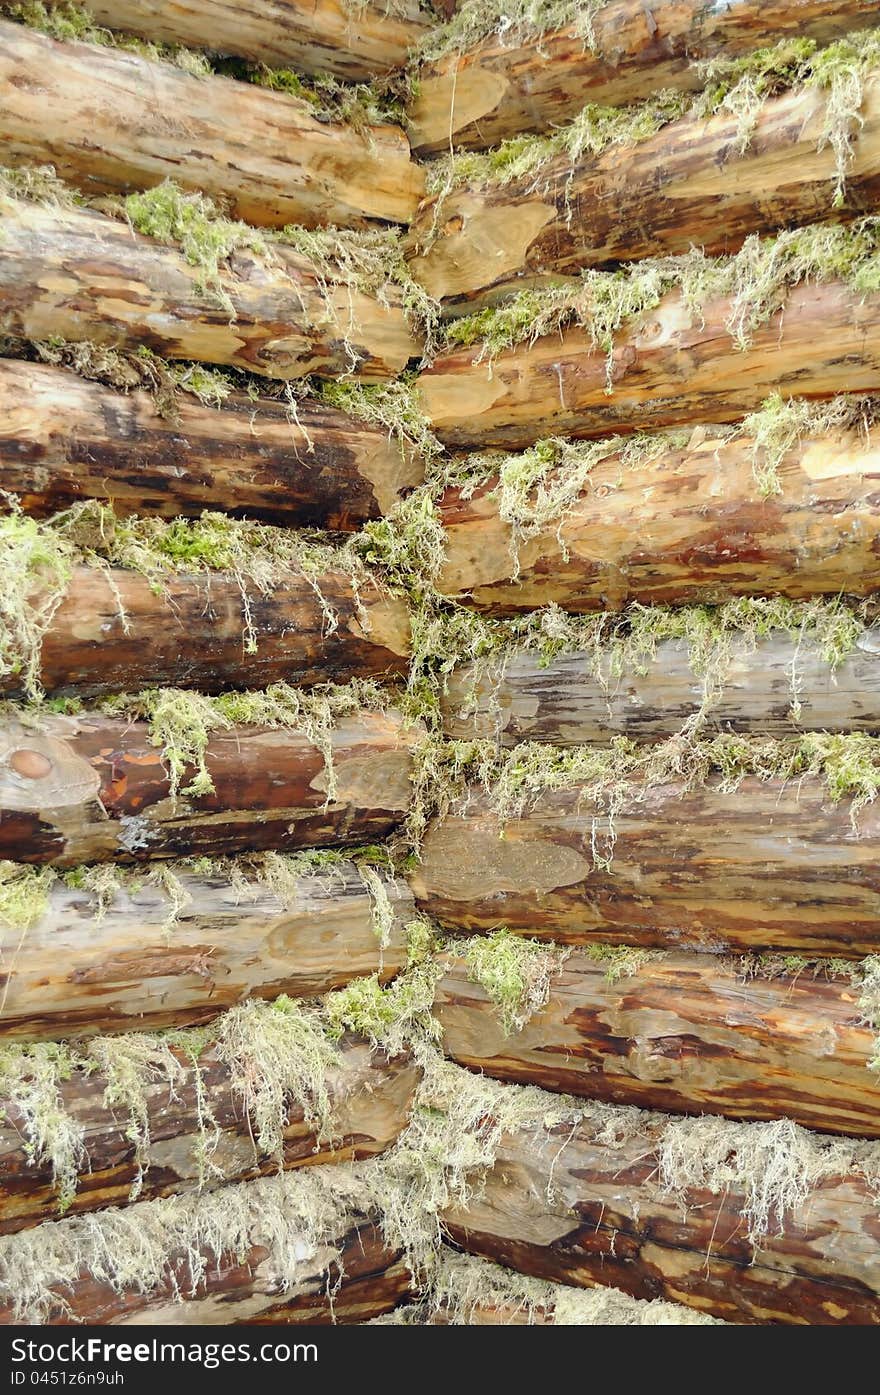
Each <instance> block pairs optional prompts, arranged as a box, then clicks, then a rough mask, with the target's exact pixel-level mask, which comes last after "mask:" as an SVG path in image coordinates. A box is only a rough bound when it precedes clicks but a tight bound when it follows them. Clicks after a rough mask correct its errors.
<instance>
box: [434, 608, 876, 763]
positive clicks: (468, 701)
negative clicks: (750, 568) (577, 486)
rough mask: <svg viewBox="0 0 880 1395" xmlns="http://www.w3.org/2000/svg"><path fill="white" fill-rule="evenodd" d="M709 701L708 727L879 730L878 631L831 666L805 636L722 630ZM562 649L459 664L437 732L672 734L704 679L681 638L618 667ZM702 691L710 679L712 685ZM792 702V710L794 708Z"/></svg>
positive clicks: (574, 742)
mask: <svg viewBox="0 0 880 1395" xmlns="http://www.w3.org/2000/svg"><path fill="white" fill-rule="evenodd" d="M729 645H730V648H729V657H728V659H727V661H726V663H725V664H723V665H722V668H721V671H720V675H719V678H720V694H719V695H718V697H717V699H715V698H713V700H712V701H711V702H710V705H709V708H708V711H707V714H706V721H707V724H708V726H709V728H710V729H713V728H714V729H721V730H728V731H729V730H732V731H743V732H752V733H754V734H755V735H756V736H775V737H783V736H790V735H791V734H792V733H793V732H796V731H834V732H846V731H866V732H880V634H878V632H877V630H876V628H872V629H868V630H865V631H864V632H863V634H862V635H861V636H860V637H859V639H858V640H857V641H856V644H855V647H854V649H853V650H852V652H851V653H850V654H848V655H847V657H846V658H845V659H843V660H842V662H841V663H840V664H839V665H838V666H837V667H836V668H832V667H831V665H830V664H829V663H828V661H827V660H826V659H825V658H824V657H823V656H822V655H821V654H820V653H819V652H818V649H817V648H816V647H814V645H813V643H811V641H810V639H809V637H804V638H802V639H800V638H798V637H791V636H788V635H786V634H784V633H783V632H780V631H777V632H774V633H773V634H772V635H771V636H770V637H768V638H767V639H761V640H757V641H756V642H755V643H750V642H749V641H748V640H747V639H744V638H742V637H738V636H736V635H733V636H731V637H730V640H729ZM593 659H594V656H593V655H591V654H587V653H577V654H566V655H562V656H561V657H560V658H558V659H553V660H552V661H551V662H550V663H549V664H542V663H541V661H540V660H539V659H538V658H536V657H535V655H534V654H514V655H512V656H511V657H510V658H509V659H507V660H506V662H504V664H503V668H502V671H501V672H496V673H491V672H490V673H487V674H484V675H482V676H479V675H478V674H477V672H476V671H475V670H474V669H473V668H471V667H464V668H461V669H456V670H454V671H453V673H452V674H450V677H449V682H448V687H447V691H446V693H445V694H444V696H443V700H442V701H443V729H444V731H445V733H446V735H447V736H449V737H453V738H456V739H463V740H471V739H473V738H475V737H477V738H482V737H490V736H497V739H499V740H500V741H501V743H502V745H504V746H514V745H516V743H517V742H518V741H548V742H552V743H553V744H554V745H557V746H578V745H582V744H587V743H592V744H596V745H605V744H607V743H608V742H609V741H611V740H612V738H613V737H615V736H628V737H630V738H632V739H635V740H639V741H657V740H661V739H663V738H664V737H668V736H674V735H675V733H676V732H678V731H680V730H681V728H682V727H683V726H684V725H685V723H687V722H688V720H689V719H692V718H694V717H695V716H696V714H697V713H698V712H699V711H700V709H701V707H702V705H703V700H704V683H703V680H702V679H701V678H697V677H696V675H695V674H694V670H693V667H692V664H691V659H690V657H689V651H688V645H687V643H686V642H685V641H683V640H678V639H672V640H661V641H660V642H659V643H658V645H657V649H656V653H655V654H654V656H653V657H652V658H646V659H645V661H644V665H642V664H638V665H636V664H633V663H627V664H625V666H624V668H623V671H622V672H621V673H619V674H617V673H614V672H613V671H612V665H611V660H610V656H607V655H606V656H605V658H604V661H603V662H601V665H600V672H599V674H597V672H596V669H595V667H594V662H593ZM712 687H713V688H714V684H713V685H712ZM795 703H796V704H797V707H796V709H795Z"/></svg>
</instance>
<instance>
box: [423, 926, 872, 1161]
mask: <svg viewBox="0 0 880 1395" xmlns="http://www.w3.org/2000/svg"><path fill="white" fill-rule="evenodd" d="M443 963H444V965H445V969H446V973H445V977H444V978H443V979H442V980H441V982H440V984H439V986H438V990H437V1000H436V1003H435V1008H434V1013H435V1016H436V1017H437V1019H438V1021H439V1022H440V1024H441V1026H442V1028H443V1049H444V1051H445V1052H446V1054H447V1055H449V1056H452V1057H453V1059H454V1060H456V1061H458V1062H459V1064H460V1065H463V1066H468V1067H470V1068H472V1069H475V1070H479V1071H483V1072H484V1073H485V1074H487V1075H492V1076H495V1077H496V1078H497V1079H499V1080H511V1081H515V1082H517V1083H519V1084H534V1085H542V1086H543V1087H544V1088H545V1089H547V1090H562V1091H567V1092H569V1093H571V1094H575V1095H585V1096H586V1097H587V1098H588V1099H596V1100H604V1101H605V1102H606V1103H612V1104H635V1105H642V1106H643V1107H644V1108H646V1109H663V1110H669V1111H671V1112H673V1113H684V1114H703V1113H708V1114H724V1115H727V1116H728V1117H729V1118H731V1119H784V1118H788V1119H794V1120H795V1122H796V1123H799V1124H805V1125H806V1126H807V1127H812V1128H816V1129H820V1130H822V1131H823V1132H825V1133H844V1134H855V1135H857V1136H858V1137H863V1138H880V1076H878V1074H877V1072H876V1071H872V1070H871V1069H870V1063H871V1061H872V1060H873V1059H874V1056H875V1054H876V1050H877V1047H876V1041H875V1032H874V1030H873V1029H872V1028H870V1027H868V1026H867V1025H866V1024H865V1021H864V1013H863V1011H862V1010H861V1008H860V1006H859V988H858V986H857V985H856V984H854V982H853V980H852V979H851V978H849V977H848V976H846V975H836V976H828V975H823V974H818V973H813V972H810V971H807V972H801V973H799V972H797V971H796V970H792V969H785V968H784V966H783V964H782V963H780V964H778V965H775V966H773V967H774V968H776V969H778V972H774V973H773V976H772V977H771V976H770V973H771V964H767V965H764V966H762V967H761V968H760V969H759V971H758V974H757V976H755V977H749V970H748V969H747V968H745V967H744V966H743V964H742V963H740V962H737V961H736V960H719V959H718V958H717V957H716V956H715V955H711V954H681V953H675V952H673V953H671V954H664V955H661V956H660V957H658V958H654V959H650V958H649V959H647V961H644V960H642V961H640V960H639V958H638V954H637V952H635V953H634V954H632V955H631V957H630V959H629V960H627V959H626V958H623V959H621V961H620V963H618V964H615V962H614V960H610V961H609V960H604V959H598V958H593V957H591V956H590V955H588V954H584V953H575V954H573V955H572V956H571V957H570V958H569V959H567V960H566V962H565V964H564V966H563V968H562V970H561V972H560V973H559V974H556V975H555V976H554V978H553V980H552V984H551V988H550V996H549V998H548V1001H547V1004H546V1006H545V1007H543V1008H541V1009H540V1010H539V1011H538V1012H536V1013H535V1014H534V1015H533V1016H532V1017H531V1018H530V1019H529V1021H528V1022H526V1023H525V1025H524V1026H523V1027H522V1028H521V1029H520V1030H519V1031H516V1032H512V1033H511V1034H510V1035H505V1033H504V1031H503V1029H502V1024H501V1019H500V1016H499V1013H498V1011H497V1009H496V1008H495V1006H494V1004H493V1003H492V1001H491V999H490V997H489V995H488V994H487V993H486V991H485V989H483V988H481V987H480V985H479V984H477V983H472V982H470V980H469V977H468V971H467V965H466V962H465V961H464V960H463V959H459V958H454V957H452V956H446V957H444V959H443Z"/></svg>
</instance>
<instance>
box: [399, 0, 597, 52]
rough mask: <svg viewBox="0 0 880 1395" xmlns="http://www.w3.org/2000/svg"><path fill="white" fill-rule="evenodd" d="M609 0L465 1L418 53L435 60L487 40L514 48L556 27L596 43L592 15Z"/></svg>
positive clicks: (432, 31) (432, 32)
mask: <svg viewBox="0 0 880 1395" xmlns="http://www.w3.org/2000/svg"><path fill="white" fill-rule="evenodd" d="M605 3H606V0H512V3H508V0H464V3H463V4H460V5H457V6H456V8H455V13H454V14H453V15H452V16H451V17H450V18H449V19H448V20H447V21H446V23H445V24H442V25H437V26H434V27H433V28H431V29H429V30H428V32H427V34H426V35H425V37H424V39H423V40H422V42H421V44H420V45H419V47H418V49H417V50H416V56H417V57H418V58H419V59H421V60H422V61H423V62H426V63H430V62H436V61H437V60H438V59H440V58H445V57H446V56H447V55H449V54H454V53H466V52H468V51H469V50H470V49H472V48H474V47H475V46H476V45H477V44H478V43H481V42H482V41H483V40H484V39H490V38H491V39H492V40H493V41H494V42H496V43H503V44H507V45H509V46H510V47H511V48H513V47H516V46H517V45H518V44H521V43H525V42H527V41H528V40H529V39H532V38H536V37H538V36H540V35H541V34H546V33H550V32H551V31H552V30H555V29H565V28H568V27H573V29H574V33H575V35H576V36H577V37H579V38H581V39H583V41H584V44H585V45H588V46H590V47H592V46H593V42H594V35H593V24H592V21H593V17H594V16H595V14H596V12H597V11H598V10H600V9H601V8H602V6H603V5H604V4H605Z"/></svg>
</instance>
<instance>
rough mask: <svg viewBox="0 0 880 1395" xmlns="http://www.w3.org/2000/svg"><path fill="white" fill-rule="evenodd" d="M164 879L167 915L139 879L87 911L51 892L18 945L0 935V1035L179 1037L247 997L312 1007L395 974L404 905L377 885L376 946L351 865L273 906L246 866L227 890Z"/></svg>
mask: <svg viewBox="0 0 880 1395" xmlns="http://www.w3.org/2000/svg"><path fill="white" fill-rule="evenodd" d="M173 870H174V873H175V876H176V877H177V878H178V881H179V883H180V886H181V889H182V896H183V898H184V904H183V905H182V906H181V907H180V909H177V907H172V906H171V903H170V901H169V898H168V896H167V895H166V894H165V893H163V891H162V890H161V889H160V888H159V887H157V886H154V885H152V884H151V883H150V882H145V883H142V884H141V885H134V886H123V887H120V889H119V890H118V891H116V892H115V894H114V895H113V896H112V899H111V900H110V901H109V903H108V904H106V905H103V904H102V906H101V909H100V913H96V909H95V901H94V898H93V896H91V895H90V894H89V892H88V891H86V890H74V889H71V888H69V887H67V886H65V885H63V884H61V883H56V884H55V885H54V886H53V887H52V888H51V889H50V891H49V893H48V905H47V908H46V911H45V913H44V914H43V915H42V916H41V917H40V918H39V919H38V920H37V921H36V922H35V923H34V924H33V925H30V926H29V927H28V929H27V932H26V934H22V932H21V929H20V928H18V927H15V926H9V927H7V928H4V929H2V930H0V956H2V957H0V962H2V964H3V966H4V974H3V981H2V1008H0V1037H2V1038H21V1039H27V1040H45V1039H47V1038H48V1039H51V1038H56V1039H58V1038H63V1037H68V1036H79V1035H80V1034H82V1033H84V1032H87V1033H89V1034H91V1035H94V1034H99V1033H107V1032H128V1031H137V1030H153V1031H155V1030H158V1029H160V1028H165V1027H181V1026H188V1025H192V1024H194V1023H200V1022H206V1021H208V1020H210V1019H211V1018H212V1017H216V1015H217V1013H218V1012H222V1011H223V1010H224V1009H225V1008H229V1007H232V1006H233V1005H234V1004H235V1003H237V1002H240V1001H241V1000H242V999H244V998H246V997H248V996H257V997H261V998H276V997H277V996H278V995H279V994H281V993H285V994H287V995H288V996H289V997H292V998H312V997H316V996H319V995H320V994H323V993H329V992H331V991H332V990H333V989H334V988H341V987H343V986H344V985H345V984H346V983H348V982H350V980H351V979H353V978H357V977H358V976H359V975H362V974H379V976H380V977H381V978H382V979H383V980H384V979H387V978H390V977H392V975H394V974H395V973H397V972H398V970H400V969H402V968H403V967H404V965H405V963H406V936H405V934H404V930H403V926H404V925H405V924H406V922H407V921H408V920H409V919H411V913H412V897H411V895H410V894H409V892H408V891H407V889H406V888H405V887H404V886H403V885H402V884H401V883H399V882H396V881H393V880H389V879H387V878H383V882H384V885H385V890H386V894H387V896H388V900H389V903H390V905H391V909H392V911H393V913H394V916H395V921H394V924H393V926H392V927H391V930H390V933H389V935H388V943H387V944H386V945H384V947H383V946H382V945H381V944H380V940H379V936H377V933H376V928H375V926H374V923H373V914H372V912H373V904H372V901H371V898H370V896H369V895H368V893H367V891H366V889H365V887H364V884H363V882H362V880H361V878H360V876H359V875H358V872H357V869H356V868H355V867H354V866H353V864H351V863H340V864H339V865H338V866H333V867H331V868H329V869H326V870H324V871H322V872H321V873H315V874H305V875H303V876H302V877H301V878H300V879H299V880H298V882H297V886H296V893H295V897H291V896H285V897H284V898H283V899H282V898H281V897H280V896H279V895H278V893H277V892H275V891H273V890H272V889H271V888H270V887H269V886H267V885H265V884H261V883H260V882H259V881H256V880H247V876H246V871H245V869H242V877H241V879H236V881H235V883H234V884H233V883H232V882H231V881H230V880H229V877H228V875H227V874H226V873H224V872H222V871H217V872H216V873H198V874H197V873H195V872H193V871H192V870H190V869H187V868H186V867H181V868H174V869H173ZM187 898H188V899H187ZM172 916H173V921H172V923H171V924H170V925H169V920H170V919H171V917H172Z"/></svg>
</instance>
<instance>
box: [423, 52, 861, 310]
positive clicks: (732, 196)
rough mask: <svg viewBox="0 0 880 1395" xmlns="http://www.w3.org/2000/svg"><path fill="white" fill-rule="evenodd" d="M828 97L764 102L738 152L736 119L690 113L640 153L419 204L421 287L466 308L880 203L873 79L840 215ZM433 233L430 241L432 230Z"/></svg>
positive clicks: (566, 161)
mask: <svg viewBox="0 0 880 1395" xmlns="http://www.w3.org/2000/svg"><path fill="white" fill-rule="evenodd" d="M829 101H830V98H829V96H828V93H827V92H823V91H821V90H819V89H816V88H810V89H807V90H806V91H800V92H790V93H787V94H786V95H785V96H782V97H777V98H775V99H774V100H772V101H768V102H767V103H766V104H765V106H764V108H763V110H762V111H761V114H760V116H759V117H758V118H757V120H756V122H755V128H754V132H753V135H752V138H751V140H750V142H749V145H748V148H747V149H746V150H744V151H743V150H741V148H740V127H741V121H740V120H739V118H738V117H735V116H718V117H714V118H712V119H711V120H708V121H705V120H700V119H698V118H696V117H686V118H685V119H683V120H681V121H676V122H673V123H672V124H671V125H669V126H667V127H665V128H664V129H663V130H661V131H660V132H659V133H658V134H657V135H655V136H653V137H652V138H651V139H650V140H646V141H640V142H639V143H638V144H636V145H632V146H629V147H623V148H622V147H621V146H620V145H613V146H611V147H610V149H608V150H606V151H605V152H604V153H603V154H601V155H599V156H583V157H581V159H580V160H578V161H576V162H574V163H572V161H571V159H570V157H569V156H568V155H563V156H559V157H558V158H557V159H555V160H553V161H552V162H550V163H549V164H548V165H547V166H546V167H545V168H543V169H541V170H539V171H537V172H533V173H532V174H530V175H527V176H524V177H523V178H521V179H519V180H514V181H512V182H510V183H505V184H501V185H497V186H496V187H494V188H493V187H491V186H490V187H489V188H487V189H483V190H473V191H471V190H467V189H462V190H456V191H454V192H453V193H451V194H449V195H447V196H446V197H445V198H442V200H441V202H440V203H439V206H438V202H437V200H436V199H432V200H429V201H427V202H426V203H425V204H424V205H423V206H422V209H421V210H420V213H419V216H418V218H417V219H416V222H415V225H414V228H413V232H414V233H415V236H416V245H417V246H418V245H421V246H423V247H424V248H425V249H426V250H424V251H423V252H422V254H421V255H418V256H416V257H414V258H413V260H412V261H411V263H410V269H411V271H412V273H413V276H414V277H415V279H416V280H417V281H420V282H421V284H422V285H423V286H424V287H425V288H426V289H427V290H428V291H429V292H430V293H431V295H433V296H435V297H436V298H437V299H438V300H444V301H447V302H448V303H449V304H450V305H455V306H459V307H461V308H464V309H466V310H469V309H471V308H472V302H474V301H477V302H480V301H483V300H485V299H486V296H487V293H488V292H489V291H492V292H493V298H494V296H497V294H498V292H499V290H500V289H501V288H506V289H507V290H511V289H516V288H517V282H518V281H522V282H523V283H526V284H529V285H535V284H540V283H541V282H542V281H546V282H552V281H553V280H555V279H558V278H559V277H561V276H576V275H577V274H578V273H579V272H580V271H581V270H582V269H583V268H584V267H593V266H603V265H607V264H608V263H613V262H618V261H636V260H638V259H639V258H641V257H652V256H664V255H666V254H669V253H680V252H687V251H688V249H689V248H690V247H694V246H696V247H702V248H703V250H704V251H706V252H711V253H719V252H734V251H736V250H737V249H738V248H739V247H740V246H741V245H742V243H743V241H744V240H745V238H746V237H747V236H748V235H749V234H750V233H754V232H761V233H770V232H774V231H776V230H777V229H779V228H781V227H788V226H791V224H793V223H809V222H813V221H817V220H819V219H825V218H827V217H828V216H829V214H831V215H832V216H834V217H841V218H851V217H855V216H856V215H857V214H860V213H868V212H871V211H872V210H873V209H874V207H876V203H877V197H878V194H880V78H874V79H871V80H869V81H868V82H867V83H866V84H865V89H864V100H863V103H862V107H861V110H860V114H859V115H860V122H861V124H860V125H859V127H858V131H857V134H856V135H855V137H854V139H853V154H852V160H851V162H850V163H849V165H848V167H847V178H846V189H845V194H844V198H843V202H842V204H841V206H840V208H839V209H836V210H834V211H832V210H831V207H830V205H831V195H832V192H833V189H834V185H835V181H836V179H837V157H836V155H835V153H834V151H833V150H832V148H831V146H830V145H826V146H825V147H824V149H821V150H820V149H819V146H820V145H821V143H822V134H823V131H824V129H825V127H826V125H827V108H828V104H829ZM435 223H436V224H437V225H438V226H437V233H436V235H435V233H434V225H435Z"/></svg>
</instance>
